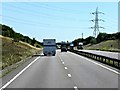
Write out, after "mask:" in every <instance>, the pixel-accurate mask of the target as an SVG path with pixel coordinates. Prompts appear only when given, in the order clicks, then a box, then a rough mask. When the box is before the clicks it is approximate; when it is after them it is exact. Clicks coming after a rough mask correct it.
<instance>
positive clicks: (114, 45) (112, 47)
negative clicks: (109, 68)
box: [84, 40, 120, 52]
mask: <svg viewBox="0 0 120 90" xmlns="http://www.w3.org/2000/svg"><path fill="white" fill-rule="evenodd" d="M119 47H120V46H119V43H118V40H108V41H104V42H101V43H99V44H94V45H90V44H89V45H86V46H84V49H88V50H96V49H99V50H102V51H110V52H120V49H118V48H119Z"/></svg>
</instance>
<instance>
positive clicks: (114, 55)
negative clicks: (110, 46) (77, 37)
mask: <svg viewBox="0 0 120 90" xmlns="http://www.w3.org/2000/svg"><path fill="white" fill-rule="evenodd" d="M79 51H84V52H90V53H93V54H97V55H102V56H107V57H111V58H115V59H120V53H118V52H108V51H99V50H79Z"/></svg>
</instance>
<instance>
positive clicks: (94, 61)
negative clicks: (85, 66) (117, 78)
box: [83, 57, 120, 75]
mask: <svg viewBox="0 0 120 90" xmlns="http://www.w3.org/2000/svg"><path fill="white" fill-rule="evenodd" d="M83 58H85V57H83ZM85 59H86V60H87V61H89V62H92V63H94V64H96V65H98V66H100V67H102V68H105V69H107V70H109V71H111V72H114V73H116V74H119V75H120V73H119V72H118V71H116V70H113V69H111V68H109V67H107V66H104V65H102V64H100V63H97V62H95V61H93V60H89V59H88V58H85Z"/></svg>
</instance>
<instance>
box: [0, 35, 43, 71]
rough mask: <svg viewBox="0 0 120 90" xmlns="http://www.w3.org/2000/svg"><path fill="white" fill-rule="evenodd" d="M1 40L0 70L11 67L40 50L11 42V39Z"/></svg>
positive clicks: (4, 38)
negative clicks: (0, 57)
mask: <svg viewBox="0 0 120 90" xmlns="http://www.w3.org/2000/svg"><path fill="white" fill-rule="evenodd" d="M0 38H1V39H2V64H1V63H0V67H2V69H4V68H6V67H8V66H10V65H13V64H15V63H17V62H19V61H21V60H23V59H25V58H27V57H29V56H31V55H33V54H35V53H37V52H39V51H40V50H41V49H40V48H36V47H33V46H31V45H28V44H26V43H21V42H13V41H12V39H10V38H6V37H0Z"/></svg>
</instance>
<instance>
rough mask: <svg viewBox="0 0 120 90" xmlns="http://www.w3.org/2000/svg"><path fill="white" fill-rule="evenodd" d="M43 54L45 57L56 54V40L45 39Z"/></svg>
mask: <svg viewBox="0 0 120 90" xmlns="http://www.w3.org/2000/svg"><path fill="white" fill-rule="evenodd" d="M43 54H44V56H48V55H52V56H55V54H56V39H43Z"/></svg>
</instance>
